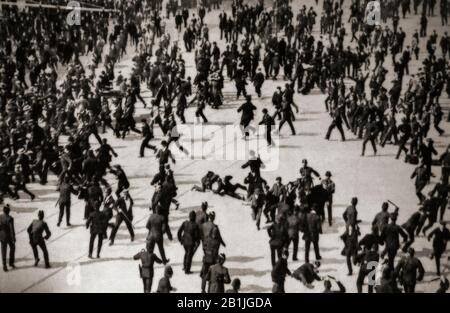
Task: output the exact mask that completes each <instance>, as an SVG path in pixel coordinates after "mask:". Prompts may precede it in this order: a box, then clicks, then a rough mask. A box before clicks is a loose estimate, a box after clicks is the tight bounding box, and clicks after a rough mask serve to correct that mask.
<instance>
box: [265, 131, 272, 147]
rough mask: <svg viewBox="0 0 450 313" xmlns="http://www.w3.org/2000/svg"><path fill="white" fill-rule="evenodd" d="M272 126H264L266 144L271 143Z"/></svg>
mask: <svg viewBox="0 0 450 313" xmlns="http://www.w3.org/2000/svg"><path fill="white" fill-rule="evenodd" d="M271 132H272V127H266V140H267V144H268V145H271V144H272V134H271Z"/></svg>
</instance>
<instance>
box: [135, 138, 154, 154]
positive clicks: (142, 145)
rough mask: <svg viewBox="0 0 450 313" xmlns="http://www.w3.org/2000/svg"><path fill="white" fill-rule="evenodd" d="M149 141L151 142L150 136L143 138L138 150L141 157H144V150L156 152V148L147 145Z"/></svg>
mask: <svg viewBox="0 0 450 313" xmlns="http://www.w3.org/2000/svg"><path fill="white" fill-rule="evenodd" d="M150 140H152V137H151V136H146V137H145V138H144V140H142V143H141V148H140V149H139V155H140V156H141V157H144V151H145V148H148V149H152V150H153V151H156V147H155V146H153V145H151V144H149V142H150Z"/></svg>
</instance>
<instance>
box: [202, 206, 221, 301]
mask: <svg viewBox="0 0 450 313" xmlns="http://www.w3.org/2000/svg"><path fill="white" fill-rule="evenodd" d="M208 217H209V218H208V219H209V220H208V221H206V222H205V223H203V224H202V227H201V236H202V243H203V253H204V255H203V264H202V269H201V271H200V277H201V278H202V284H201V291H202V293H205V292H206V282H207V277H208V272H209V268H210V267H211V266H212V265H214V264H215V263H216V262H217V258H218V256H219V249H220V246H221V245H222V246H224V247H225V246H226V245H225V242H224V241H223V239H222V235H221V234H220V230H219V227H218V226H217V225H216V224H214V220H215V217H216V214H215V213H214V212H211V213H209V215H208Z"/></svg>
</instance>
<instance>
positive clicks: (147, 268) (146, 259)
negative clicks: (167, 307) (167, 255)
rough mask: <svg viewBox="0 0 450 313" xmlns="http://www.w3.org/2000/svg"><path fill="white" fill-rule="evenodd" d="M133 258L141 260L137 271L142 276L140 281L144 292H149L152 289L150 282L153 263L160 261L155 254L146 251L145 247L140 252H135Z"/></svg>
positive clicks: (159, 262) (151, 280)
mask: <svg viewBox="0 0 450 313" xmlns="http://www.w3.org/2000/svg"><path fill="white" fill-rule="evenodd" d="M133 259H134V260H141V264H142V265H140V266H139V273H140V275H141V278H142V283H143V284H144V293H150V292H151V290H152V282H153V274H154V271H153V265H154V264H155V262H156V263H158V264H161V263H162V261H161V259H160V258H158V256H157V255H156V254H154V253H153V252H148V251H147V250H145V249H142V250H141V252H139V253H138V254H136V255H135V256H134V257H133Z"/></svg>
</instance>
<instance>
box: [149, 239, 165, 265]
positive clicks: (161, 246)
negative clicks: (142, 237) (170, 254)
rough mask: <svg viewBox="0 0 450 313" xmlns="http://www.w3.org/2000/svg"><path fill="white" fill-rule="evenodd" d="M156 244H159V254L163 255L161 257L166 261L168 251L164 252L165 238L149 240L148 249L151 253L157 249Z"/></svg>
mask: <svg viewBox="0 0 450 313" xmlns="http://www.w3.org/2000/svg"><path fill="white" fill-rule="evenodd" d="M155 244H156V245H158V249H159V254H160V255H161V259H162V261H163V262H166V261H167V259H166V253H165V252H164V242H163V240H162V239H161V240H154V239H150V240H149V241H148V242H147V251H148V252H149V253H153V250H154V249H155Z"/></svg>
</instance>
